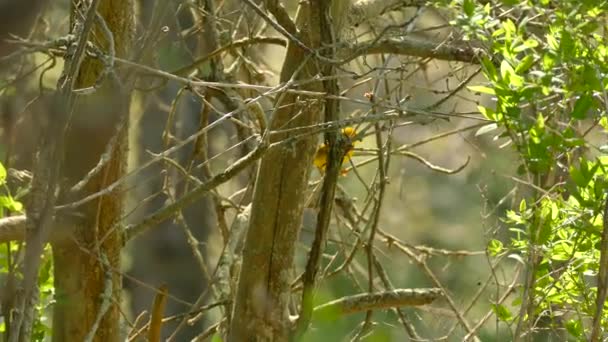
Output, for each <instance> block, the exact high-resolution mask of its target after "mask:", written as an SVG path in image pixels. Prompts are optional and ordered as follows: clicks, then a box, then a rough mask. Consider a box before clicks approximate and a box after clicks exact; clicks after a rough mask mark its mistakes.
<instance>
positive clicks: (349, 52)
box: [340, 37, 481, 64]
mask: <svg viewBox="0 0 608 342" xmlns="http://www.w3.org/2000/svg"><path fill="white" fill-rule="evenodd" d="M480 52H481V49H478V48H473V47H471V46H467V45H465V44H464V43H463V44H455V43H441V42H433V41H426V40H420V39H416V38H411V37H400V38H399V39H392V38H386V39H380V40H378V41H375V40H374V41H372V42H364V43H360V44H357V45H353V46H350V47H348V48H346V49H341V51H340V55H341V57H342V58H345V62H349V61H351V60H353V59H355V58H357V57H361V56H366V55H377V54H396V55H406V56H412V57H422V58H433V59H439V60H445V61H458V62H464V63H472V64H477V63H479V62H478V60H477V55H478V54H479V53H480Z"/></svg>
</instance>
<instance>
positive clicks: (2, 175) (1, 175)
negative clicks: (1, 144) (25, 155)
mask: <svg viewBox="0 0 608 342" xmlns="http://www.w3.org/2000/svg"><path fill="white" fill-rule="evenodd" d="M4 183H6V169H5V168H4V165H2V164H0V185H2V184H4Z"/></svg>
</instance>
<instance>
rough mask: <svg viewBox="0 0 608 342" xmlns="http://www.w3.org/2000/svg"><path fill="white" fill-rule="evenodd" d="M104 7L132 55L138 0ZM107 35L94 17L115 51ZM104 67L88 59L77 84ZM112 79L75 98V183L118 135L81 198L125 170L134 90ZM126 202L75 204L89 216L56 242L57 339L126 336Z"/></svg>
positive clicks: (69, 155) (121, 45)
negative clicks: (121, 225)
mask: <svg viewBox="0 0 608 342" xmlns="http://www.w3.org/2000/svg"><path fill="white" fill-rule="evenodd" d="M76 6H77V5H74V3H73V4H72V13H73V14H72V18H75V15H79V14H76V12H75V11H76ZM98 12H99V14H100V15H101V16H102V17H103V18H104V20H105V22H106V24H107V26H108V28H109V30H110V31H111V32H112V35H113V40H114V48H115V51H116V56H117V57H122V58H125V57H127V54H128V52H129V51H130V48H131V42H132V39H133V30H134V21H133V20H134V6H133V0H102V1H101V3H100V4H99V8H98ZM72 27H73V25H72ZM105 37H106V34H105V33H104V31H103V30H102V29H100V27H99V25H98V22H96V27H95V29H94V30H93V34H92V35H91V38H92V40H93V42H94V43H95V44H96V45H97V46H101V47H103V50H104V51H109V49H108V42H107V39H105ZM103 67H104V66H103V65H102V64H101V62H100V61H98V60H92V59H85V60H84V61H83V63H82V66H81V69H80V73H79V75H78V81H77V83H76V86H77V87H78V88H82V87H90V86H92V85H93V84H94V83H95V81H96V80H97V78H98V77H99V75H100V74H101V72H102V71H103ZM118 76H119V77H120V73H118ZM108 83H112V82H107V80H106V82H104V85H102V87H101V88H100V89H98V90H97V91H96V93H95V94H92V95H85V96H83V97H81V98H78V99H77V101H76V107H75V111H74V115H73V119H72V122H71V127H70V130H69V132H68V136H67V141H66V142H67V144H66V146H67V147H66V153H65V156H66V157H65V164H64V167H63V170H64V174H63V176H64V177H66V178H67V181H68V182H69V183H70V185H73V184H74V182H76V181H78V180H80V179H82V178H83V177H84V176H85V175H86V174H87V173H88V172H89V171H90V170H91V169H92V168H93V167H94V166H95V165H96V164H97V163H98V161H99V159H100V157H101V155H102V154H103V152H104V150H105V149H106V146H108V143H109V141H110V140H111V138H112V137H113V136H115V135H117V140H116V143H115V144H114V148H113V150H112V152H111V158H110V160H109V161H108V162H107V163H106V164H105V165H104V166H103V167H102V168H101V169H100V170H99V172H97V173H96V174H95V175H94V176H93V178H92V179H91V180H90V181H89V182H88V184H87V185H86V187H85V190H84V191H83V192H81V193H80V194H79V195H78V197H79V198H80V197H82V196H83V195H89V194H91V193H94V192H97V191H99V190H101V189H104V188H105V187H106V186H107V185H108V184H111V183H113V182H114V181H116V180H117V179H119V178H121V177H122V176H123V175H124V172H125V166H126V157H127V131H128V125H127V124H123V125H121V126H120V129H118V127H119V122H120V121H121V120H122V118H124V117H125V116H127V117H128V110H129V98H130V93H129V90H119V89H118V87H116V85H114V86H108V85H107V84H108ZM125 89H126V88H125ZM125 121H128V120H125ZM122 205H123V195H122V189H118V190H115V191H114V192H112V193H110V194H108V195H105V196H102V197H100V198H99V199H97V200H94V201H92V202H89V203H88V204H85V205H84V206H82V207H80V208H78V209H77V210H78V214H79V215H80V216H81V217H84V219H82V220H79V221H78V223H77V224H74V226H73V228H72V231H73V234H72V235H71V236H68V237H66V238H65V239H62V240H60V241H55V242H54V243H53V245H52V248H53V258H54V268H55V291H56V303H55V306H54V312H53V341H83V340H84V339H85V337H86V336H87V335H88V334H91V333H92V332H94V333H95V335H94V336H95V338H94V339H93V341H119V340H120V336H119V332H120V331H119V330H120V329H119V328H120V325H119V322H120V316H119V305H120V292H121V277H120V273H119V271H120V251H121V248H122V245H123V241H122V231H121V229H120V228H119V227H118V226H117V225H116V224H117V223H118V222H119V221H120V219H121V214H122ZM56 228H58V227H56ZM108 305H109V307H107V308H106V307H105V306H108ZM106 310H107V311H106ZM98 321H99V322H98ZM97 324H98V325H97ZM96 325H97V326H96ZM95 326H96V327H95ZM95 328H96V330H95Z"/></svg>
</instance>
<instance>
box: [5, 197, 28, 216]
mask: <svg viewBox="0 0 608 342" xmlns="http://www.w3.org/2000/svg"><path fill="white" fill-rule="evenodd" d="M0 207H2V208H7V209H8V210H10V211H14V212H21V211H22V210H23V204H21V202H18V201H15V200H14V199H13V198H12V197H10V196H0Z"/></svg>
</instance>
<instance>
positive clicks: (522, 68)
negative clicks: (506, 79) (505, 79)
mask: <svg viewBox="0 0 608 342" xmlns="http://www.w3.org/2000/svg"><path fill="white" fill-rule="evenodd" d="M533 64H534V57H533V56H532V55H527V56H526V57H524V58H523V59H522V60H521V62H519V64H518V65H517V67H516V68H515V72H516V73H517V74H522V73H524V72H526V71H528V70H529V69H530V67H531V66H532V65H533Z"/></svg>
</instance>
